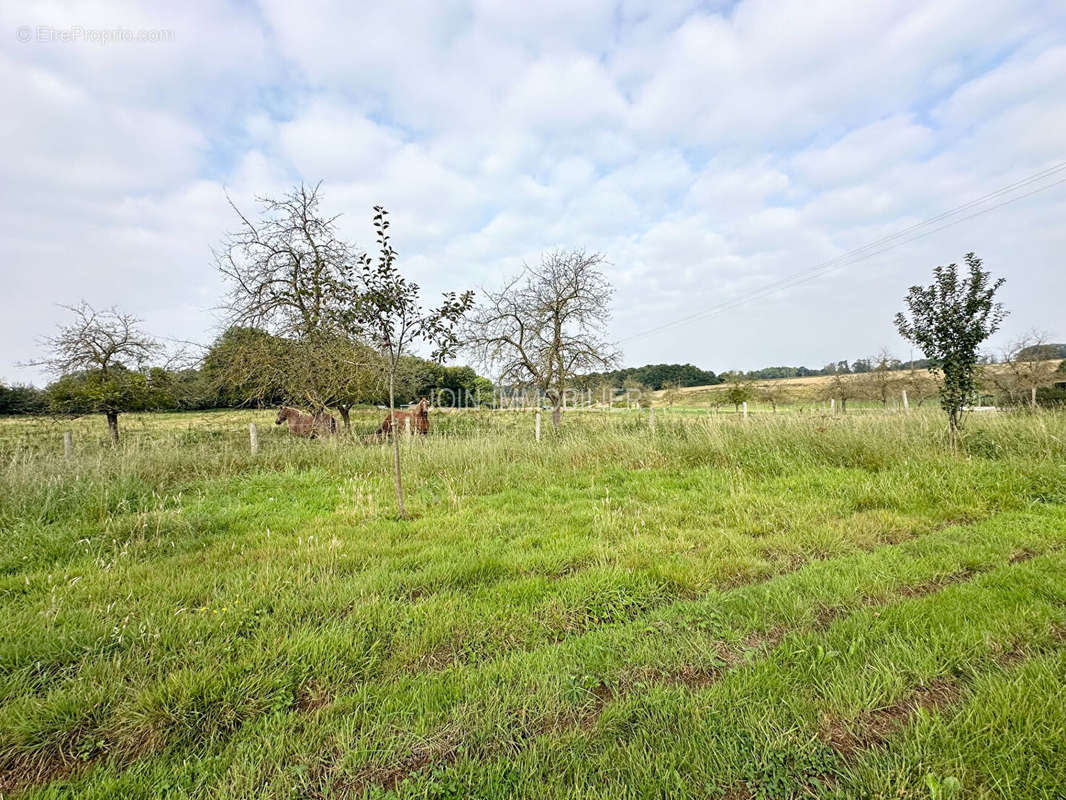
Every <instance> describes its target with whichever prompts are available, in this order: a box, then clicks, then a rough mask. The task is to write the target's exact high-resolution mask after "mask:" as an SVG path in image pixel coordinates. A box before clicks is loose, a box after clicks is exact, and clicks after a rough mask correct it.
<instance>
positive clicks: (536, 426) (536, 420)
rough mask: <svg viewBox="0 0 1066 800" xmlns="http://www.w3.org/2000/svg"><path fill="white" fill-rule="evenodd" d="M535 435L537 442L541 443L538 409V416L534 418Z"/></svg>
mask: <svg viewBox="0 0 1066 800" xmlns="http://www.w3.org/2000/svg"><path fill="white" fill-rule="evenodd" d="M533 435H534V436H535V437H536V439H537V441H538V442H539V441H540V409H537V413H536V415H535V416H534V417H533Z"/></svg>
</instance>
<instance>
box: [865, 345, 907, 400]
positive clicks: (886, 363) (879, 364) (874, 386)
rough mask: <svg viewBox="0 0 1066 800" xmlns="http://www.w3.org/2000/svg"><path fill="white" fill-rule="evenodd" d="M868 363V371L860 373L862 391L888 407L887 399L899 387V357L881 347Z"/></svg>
mask: <svg viewBox="0 0 1066 800" xmlns="http://www.w3.org/2000/svg"><path fill="white" fill-rule="evenodd" d="M869 363H870V365H871V369H870V371H869V372H864V373H862V378H861V384H862V388H863V389H864V390H865V391H864V393H865V394H866V395H867V396H868V397H869V399H871V400H876V401H878V402H879V403H881V406H882V407H883V408H888V399H889V398H890V397H892V396H893V395H895V393H896V390H897V389H899V388H901V381H900V377H901V376H900V374H899V367H900V362H899V359H897V358H896V357H895V356H893V355H892V354H891V353H889V352H888V350H884V349H883V350H881V352H879V353H878V354H877V355H876V356H874V357H873V358H871V359H869Z"/></svg>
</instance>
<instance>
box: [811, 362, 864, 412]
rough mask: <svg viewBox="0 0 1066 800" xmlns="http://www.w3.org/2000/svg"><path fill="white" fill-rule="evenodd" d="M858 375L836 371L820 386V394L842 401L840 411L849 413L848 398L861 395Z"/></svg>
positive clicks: (827, 398) (825, 397)
mask: <svg viewBox="0 0 1066 800" xmlns="http://www.w3.org/2000/svg"><path fill="white" fill-rule="evenodd" d="M860 388H861V387H860V385H859V382H858V379H857V376H855V375H852V374H850V373H847V372H834V373H833V374H832V375H831V376H829V379H828V380H827V381H825V383H823V384H822V385H821V387H820V391H819V396H820V397H821V398H822V399H824V400H836V401H838V402H839V403H840V413H841V414H847V413H848V400H854V399H856V398H857V397H859V395H860V391H859V390H860Z"/></svg>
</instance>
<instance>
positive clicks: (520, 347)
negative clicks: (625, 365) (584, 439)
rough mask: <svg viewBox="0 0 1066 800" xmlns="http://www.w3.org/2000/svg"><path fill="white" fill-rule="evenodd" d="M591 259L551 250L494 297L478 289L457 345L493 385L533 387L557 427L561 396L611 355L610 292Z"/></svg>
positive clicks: (594, 256)
mask: <svg viewBox="0 0 1066 800" xmlns="http://www.w3.org/2000/svg"><path fill="white" fill-rule="evenodd" d="M605 264H606V260H605V259H604V257H603V256H602V255H600V254H599V253H586V252H585V251H583V250H569V251H562V250H555V251H552V252H549V253H546V254H544V255H543V256H542V257H541V260H540V264H539V265H538V266H535V267H531V266H529V265H526V266H525V269H524V270H523V271H522V272H521V273H520V274H519V275H517V276H516V277H515V278H514V279H512V280H511V281H510V282H508V283H507V284H506V285H505V286H504V287H503V288H502V289H500V290H498V291H490V290H483V295H484V298H483V301H482V303H481V304H480V305H479V306H478V307H477V308H476V309H475V310H474V312H473V313H472V314H471V315H470V317H469V322H468V324H467V326H466V328H465V339H466V341H467V343H468V346H469V347H470V348H471V349H472V350H473V351H474V353H475V354H476V355H477V357H478V358H479V359H480V360H481V361H482V363H484V364H486V365H488V366H489V367H490V368H491V369H494V370H495V371H496V372H497V374H498V375H499V382H500V383H502V384H511V385H517V386H522V387H528V388H533V389H536V390H537V391H539V392H540V393H542V394H543V395H544V396H545V397H546V398H547V399H548V402H549V403H551V407H552V422H553V424H555V425H556V426H558V425H559V423H560V422H561V421H562V404H563V393H564V391H565V390H566V387H567V384H568V383H569V382H570V381H572V380H573V379H574V378H575V377H576V376H577V375H579V374H581V373H584V372H593V371H598V370H604V369H609V368H611V367H612V366H614V364H615V363H616V361H617V358H618V355H617V353H616V351H615V350H614V348H613V346H612V345H611V344H610V343H608V342H607V341H606V339H605V329H606V324H607V320H608V319H610V303H611V297H612V296H613V294H614V290H613V289H612V288H611V285H610V283H608V281H607V278H606V276H605V275H604V274H603V272H602V268H603V266H604V265H605Z"/></svg>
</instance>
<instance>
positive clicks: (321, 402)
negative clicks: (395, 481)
mask: <svg viewBox="0 0 1066 800" xmlns="http://www.w3.org/2000/svg"><path fill="white" fill-rule="evenodd" d="M320 187H321V183H319V184H316V185H315V186H313V187H308V186H305V185H304V184H300V185H299V186H297V187H295V188H294V189H292V191H290V192H289V193H288V194H287V195H285V196H284V197H282V198H281V199H272V198H269V197H260V198H258V200H259V203H260V204H261V206H262V209H261V212H260V215H259V218H258V219H256V220H254V221H253V220H252V219H250V218H249V217H248V216H247V215H245V214H244V213H243V212H241V210H240V209H239V208H238V207H237V205H236V204H235V203H234V202H233V201H232V200H230V206H231V207H232V208H233V210H234V212H235V213H236V214H237V217H238V219H239V220H240V225H239V226H238V229H237V230H236V231H235V232H233V233H230V234H229V235H228V236H227V237H226V239H225V241H224V243H223V247H222V248H221V249H220V250H219V251H217V252H216V253H215V261H216V264H217V266H218V269H219V271H220V272H221V273H222V274H223V275H224V276H225V278H226V279H227V282H228V283H229V286H230V290H229V294H228V296H227V298H226V302H225V304H224V308H225V310H226V312H227V314H228V317H229V322H230V326H231V327H230V330H238V331H240V330H247V329H248V328H249V327H251V328H255V329H261V330H262V331H264V332H266V333H269V334H271V335H270V336H267V335H259V336H257V335H254V334H252V333H246V334H244V335H240V336H236V337H233V340H232V341H231V342H229V343H228V350H227V353H226V355H227V358H226V359H225V366H226V369H225V370H223V372H222V376H223V377H224V378H225V379H226V380H227V383H228V384H229V385H230V386H233V387H242V389H243V392H244V394H245V399H246V400H248V401H262V400H263V399H264V398H265V397H267V396H277V395H279V394H280V395H281V397H283V398H285V400H286V401H287V402H292V403H296V404H302V405H307V406H309V407H310V408H311V409H312V410H313V411H315V412H318V411H321V410H323V409H325V408H327V407H333V408H336V409H337V410H338V411H339V412H340V414H341V418H342V419H343V420H344V427H345V430H350V429H351V422H350V416H349V414H350V411H351V408H352V406H353V405H354V404H356V403H358V402H362V401H365V400H366V399H367V398H368V397H369V395H370V394H371V392H372V388H373V386H374V384H375V383H377V384H378V385H380V384H381V383H382V382H383V380H384V375H385V372H384V369H383V366H384V359H383V358H381V357H380V354H378V353H377V352H375V351H374V350H373V348H371V347H369V346H368V345H367V344H366V343H365V342H363V341H361V340H360V338H359V337H358V336H357V335H351V332H350V331H349V330H347V329H346V328H345V325H344V321H343V319H342V317H343V316H344V315H345V314H346V313H347V312H348V310H349V307H350V305H351V303H352V302H353V297H352V289H353V286H354V284H353V281H352V280H351V278H352V275H353V274H354V271H355V270H356V263H355V262H356V260H357V259H356V258H355V257H354V256H353V251H352V248H351V247H350V246H349V245H348V244H347V243H346V242H344V241H343V240H342V239H341V238H340V237H339V236H338V234H337V231H336V220H337V216H325V215H324V214H323V213H322V212H321V210H320V194H319V189H320ZM227 199H228V196H227Z"/></svg>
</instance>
